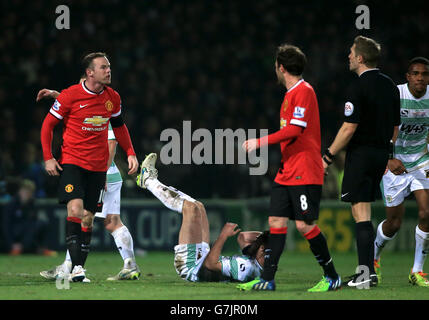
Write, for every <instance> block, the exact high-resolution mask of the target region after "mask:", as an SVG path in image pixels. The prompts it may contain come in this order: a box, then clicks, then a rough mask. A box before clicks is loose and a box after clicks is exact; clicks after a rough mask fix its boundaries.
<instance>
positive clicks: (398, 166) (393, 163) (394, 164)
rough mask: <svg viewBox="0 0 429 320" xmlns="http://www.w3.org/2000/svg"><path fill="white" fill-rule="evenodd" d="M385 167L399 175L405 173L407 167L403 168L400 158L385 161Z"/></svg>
mask: <svg viewBox="0 0 429 320" xmlns="http://www.w3.org/2000/svg"><path fill="white" fill-rule="evenodd" d="M387 168H388V169H389V170H390V171H391V172H392V173H393V174H394V175H400V174H403V173H407V169H405V166H404V164H403V163H402V161H401V160H398V159H390V160H389V161H388V162H387Z"/></svg>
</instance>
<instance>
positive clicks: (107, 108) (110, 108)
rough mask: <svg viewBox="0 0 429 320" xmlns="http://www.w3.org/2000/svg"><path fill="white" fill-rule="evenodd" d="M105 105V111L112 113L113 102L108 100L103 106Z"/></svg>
mask: <svg viewBox="0 0 429 320" xmlns="http://www.w3.org/2000/svg"><path fill="white" fill-rule="evenodd" d="M104 105H105V107H106V110H107V111H109V112H110V111H112V110H113V102H112V101H110V100H107V101H106V103H105V104H104Z"/></svg>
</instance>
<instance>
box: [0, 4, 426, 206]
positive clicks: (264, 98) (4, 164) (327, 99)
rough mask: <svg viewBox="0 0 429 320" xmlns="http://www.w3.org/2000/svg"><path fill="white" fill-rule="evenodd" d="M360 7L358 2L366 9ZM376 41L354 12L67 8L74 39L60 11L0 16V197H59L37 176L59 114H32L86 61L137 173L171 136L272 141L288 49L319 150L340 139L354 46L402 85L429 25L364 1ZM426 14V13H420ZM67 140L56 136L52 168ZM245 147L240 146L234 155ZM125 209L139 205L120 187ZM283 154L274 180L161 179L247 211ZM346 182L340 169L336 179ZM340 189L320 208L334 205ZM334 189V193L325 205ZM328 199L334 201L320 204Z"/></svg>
mask: <svg viewBox="0 0 429 320" xmlns="http://www.w3.org/2000/svg"><path fill="white" fill-rule="evenodd" d="M362 2H363V1H360V2H359V4H360V3H362ZM364 3H367V4H368V6H369V7H370V9H371V20H370V21H371V25H370V27H371V29H369V30H357V29H356V27H355V20H356V18H357V16H358V15H357V14H356V13H355V8H356V6H357V4H358V3H357V2H355V1H326V2H325V1H323V2H322V1H303V2H300V3H299V4H297V3H296V2H295V4H287V3H286V2H285V1H274V0H264V1H223V0H220V1H167V0H157V1H119V0H104V1H89V0H82V1H62V3H61V4H65V5H68V7H69V8H70V17H71V23H70V29H69V30H58V29H56V27H55V20H56V18H57V17H58V16H59V15H58V14H56V13H55V8H56V6H57V5H58V2H57V1H51V0H46V1H31V2H29V1H23V0H11V1H2V2H1V3H0V9H1V10H0V17H1V19H0V65H1V70H2V71H1V73H0V105H1V110H2V117H0V130H1V133H2V134H1V135H0V145H1V152H0V193H1V195H2V197H7V195H11V194H13V193H14V190H15V192H16V190H17V185H19V183H18V182H16V178H22V179H29V180H31V181H33V182H34V183H35V185H36V189H35V196H36V197H38V198H44V197H56V182H57V181H56V179H54V178H51V177H49V178H48V177H47V176H46V175H45V174H44V171H43V165H42V155H41V145H40V127H41V124H42V121H43V119H44V117H45V115H46V113H47V112H48V110H49V108H50V106H51V104H52V102H53V101H48V100H47V101H42V102H39V103H36V102H35V98H36V94H37V92H38V90H40V89H42V88H51V89H55V90H58V91H60V90H61V89H63V88H66V87H68V86H70V85H72V84H74V83H76V82H78V80H79V77H80V74H81V70H80V69H79V65H80V64H79V63H80V60H81V58H82V57H83V55H84V54H86V53H89V52H93V51H103V52H106V53H107V54H108V55H109V58H110V62H111V66H112V76H113V81H112V87H113V88H114V89H115V90H117V91H118V92H119V93H120V95H121V97H122V107H123V114H124V118H125V122H126V124H127V126H128V129H129V131H130V134H131V137H132V140H133V143H134V146H135V149H136V152H137V156H138V159H139V160H140V161H142V160H143V159H144V156H145V154H148V153H150V152H157V153H159V152H160V150H161V148H162V146H163V145H164V144H165V142H161V141H160V134H161V132H162V130H164V129H166V128H174V129H177V130H178V131H179V132H182V125H183V121H184V120H191V121H192V129H193V130H196V129H198V128H207V129H209V130H210V131H211V132H214V129H216V128H223V129H226V128H231V129H233V130H235V129H238V128H244V129H250V128H253V129H269V131H270V132H274V131H276V130H278V128H279V119H278V117H279V108H280V104H281V102H282V100H283V95H284V92H285V90H284V88H282V87H281V86H279V85H278V83H277V80H276V76H275V72H274V56H275V51H276V47H277V46H278V45H280V44H281V43H284V42H288V43H292V44H295V45H297V46H299V47H301V48H302V50H303V51H304V52H305V53H306V55H307V58H308V67H307V69H306V71H305V73H304V79H305V80H306V81H308V82H309V83H310V84H311V85H312V86H313V87H314V89H315V91H316V94H317V96H318V101H319V107H320V117H321V128H322V150H323V148H325V147H326V146H327V144H328V143H330V142H331V141H332V140H333V138H334V135H335V134H336V132H337V130H338V128H339V126H340V124H341V121H342V113H343V106H344V102H345V101H344V99H345V96H346V94H345V93H346V92H347V88H348V84H349V83H350V81H351V80H352V79H353V77H354V76H355V75H353V74H351V73H350V72H349V71H348V59H347V56H348V53H349V48H350V46H351V44H352V41H353V38H354V37H355V36H357V35H358V34H363V35H366V36H370V37H374V38H375V39H376V40H378V41H379V42H380V43H381V44H382V58H381V61H380V68H381V69H382V71H383V72H385V73H386V74H388V75H389V76H391V77H392V79H393V80H394V81H395V82H396V83H403V82H405V78H404V73H405V71H406V70H405V69H406V65H407V61H408V60H409V59H410V58H412V57H414V56H418V55H423V56H428V52H429V50H428V49H429V44H428V42H427V41H426V37H425V36H427V34H429V22H428V21H429V20H428V19H426V16H425V13H424V10H422V9H419V6H418V5H413V6H411V5H408V4H409V3H408V2H403V1H399V0H394V1H390V2H389V8H387V9H386V4H385V3H384V2H380V1H378V2H376V1H366V2H364ZM423 4H424V2H423V1H422V2H421V5H423ZM60 143H61V126H58V127H57V128H56V130H55V137H54V141H53V146H54V147H53V150H54V155H55V156H57V157H58V155H59V151H60V150H59V145H60ZM237 147H239V146H237ZM116 160H117V163H118V164H119V166H120V168H122V173H123V176H124V178H125V179H126V180H127V181H126V183H125V187H124V188H123V196H124V197H142V196H143V197H144V196H146V195H145V194H142V193H141V192H139V191H138V190H137V189H136V188H135V185H134V182H133V181H132V178H131V177H127V176H126V171H127V170H126V166H127V165H126V163H125V161H124V160H125V157H124V154H123V153H122V152H121V151H119V152H118V155H117V158H116ZM279 160H280V149H279V147H278V146H272V147H270V149H269V170H268V173H267V174H266V175H263V176H250V175H249V167H248V166H247V165H226V164H225V165H168V166H164V165H162V164H161V163H159V172H160V174H159V176H160V179H161V180H162V181H164V182H165V183H166V184H169V185H173V186H175V187H177V188H179V189H181V190H183V191H184V192H186V193H188V194H190V195H192V196H193V197H197V198H250V197H262V196H267V195H268V194H269V190H270V187H271V183H272V180H273V177H274V176H275V174H276V172H277V169H278V167H279ZM336 170H338V172H339V173H338V174H333V175H334V177H337V176H340V175H341V173H340V172H341V168H337V169H336ZM337 182H338V181H337V179H333V181H332V182H329V184H330V186H328V187H327V188H326V190H327V191H325V194H324V197H325V198H334V199H337V198H338V190H337V189H335V187H336V186H337V184H338V183H337ZM332 188H334V190H333V191H332ZM328 190H329V191H328Z"/></svg>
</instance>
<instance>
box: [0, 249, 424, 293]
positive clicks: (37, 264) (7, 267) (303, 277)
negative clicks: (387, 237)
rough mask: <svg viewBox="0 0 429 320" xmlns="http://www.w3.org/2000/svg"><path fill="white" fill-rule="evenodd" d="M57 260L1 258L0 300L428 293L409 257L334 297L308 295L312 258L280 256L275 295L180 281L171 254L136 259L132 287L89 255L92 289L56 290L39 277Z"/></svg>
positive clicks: (313, 279) (393, 258)
mask: <svg viewBox="0 0 429 320" xmlns="http://www.w3.org/2000/svg"><path fill="white" fill-rule="evenodd" d="M63 256H64V255H63V253H61V254H60V255H59V256H58V257H42V256H36V255H22V256H17V257H11V256H7V255H0V299H1V300H9V299H19V300H21V299H22V300H39V299H41V300H51V299H55V300H69V299H72V300H306V299H315V300H318V299H323V300H331V299H333V300H374V299H380V300H422V299H429V288H421V287H416V286H412V285H411V284H409V283H408V273H409V271H410V268H411V266H412V262H413V253H411V252H410V253H393V252H386V253H385V254H384V255H383V257H382V261H381V265H382V273H383V279H382V283H381V284H380V285H379V286H378V287H377V288H372V289H370V290H358V289H349V288H342V289H341V290H339V291H336V292H327V293H308V292H307V289H308V288H310V287H312V286H313V285H315V284H316V283H317V282H318V281H319V280H320V278H321V268H320V267H319V266H318V264H317V263H316V261H315V259H314V257H313V256H312V255H311V253H292V252H287V251H286V252H284V253H283V255H282V258H281V261H280V264H279V270H278V272H277V276H276V285H277V290H276V291H275V292H240V291H238V290H237V289H236V288H235V286H236V284H235V283H189V282H185V281H183V280H182V279H180V278H179V277H178V276H177V275H176V272H175V270H174V267H173V253H172V252H149V253H148V254H147V255H146V256H145V257H137V262H138V264H139V266H140V268H141V269H142V276H141V278H140V280H137V281H116V282H110V281H106V278H107V277H108V276H111V275H113V274H116V273H117V272H118V271H119V270H120V268H121V266H122V260H121V258H120V256H119V254H118V253H116V252H111V253H98V252H92V253H90V255H89V257H88V261H87V264H86V269H87V276H88V278H90V279H91V283H71V284H70V289H69V290H64V289H63V290H59V289H57V288H56V285H55V281H47V280H45V279H43V278H42V277H41V276H40V275H39V272H40V271H41V270H45V269H48V268H51V267H52V266H55V265H57V264H59V263H61V262H62V259H63ZM332 256H333V258H334V263H335V266H336V268H337V271H338V272H339V273H340V275H341V276H343V277H344V276H348V275H351V274H352V273H353V271H354V268H355V267H356V262H357V257H356V253H335V252H334V253H333V255H332Z"/></svg>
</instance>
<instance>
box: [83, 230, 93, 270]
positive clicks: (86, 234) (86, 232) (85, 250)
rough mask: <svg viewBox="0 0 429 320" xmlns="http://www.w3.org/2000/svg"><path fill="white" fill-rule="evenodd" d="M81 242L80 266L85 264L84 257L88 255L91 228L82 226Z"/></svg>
mask: <svg viewBox="0 0 429 320" xmlns="http://www.w3.org/2000/svg"><path fill="white" fill-rule="evenodd" d="M81 235H82V244H81V255H82V267H83V266H84V265H85V262H86V258H87V257H88V253H89V249H90V243H91V237H92V228H84V227H82V233H81Z"/></svg>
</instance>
